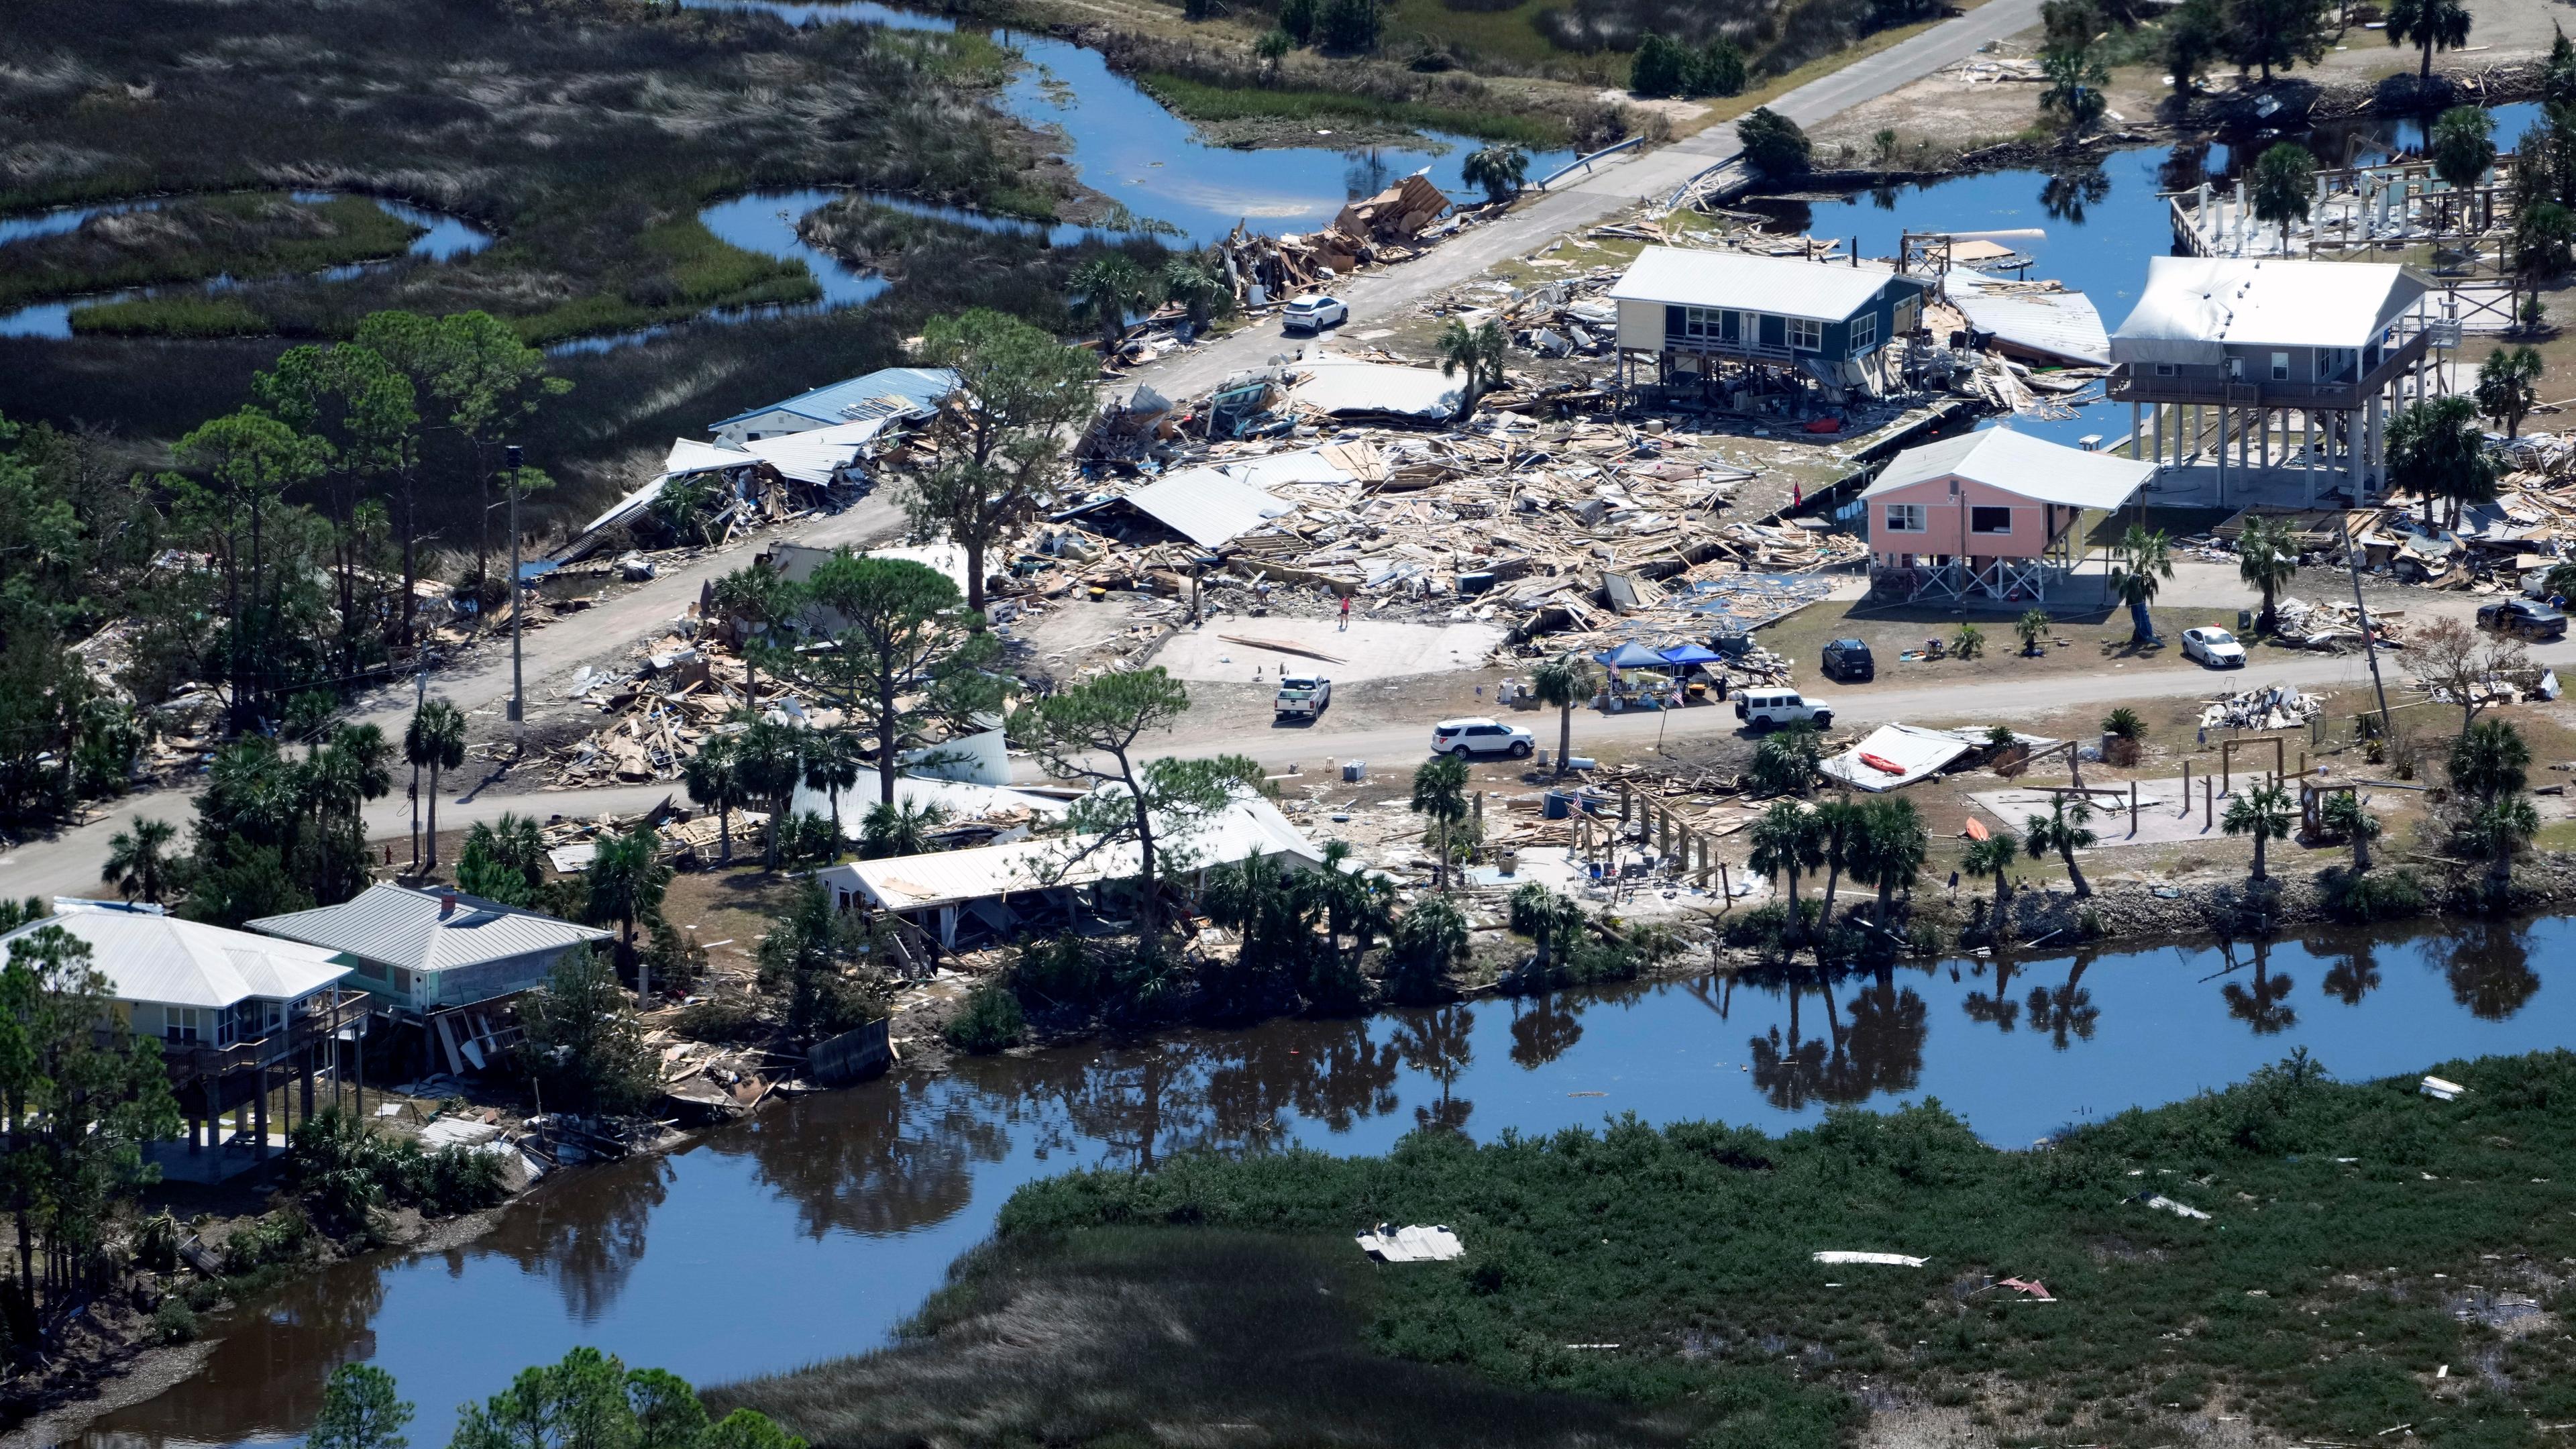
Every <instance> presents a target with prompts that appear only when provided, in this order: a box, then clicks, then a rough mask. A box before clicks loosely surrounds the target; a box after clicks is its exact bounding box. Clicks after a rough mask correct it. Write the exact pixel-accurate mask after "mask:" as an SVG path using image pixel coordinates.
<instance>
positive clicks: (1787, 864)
mask: <svg viewBox="0 0 2576 1449" xmlns="http://www.w3.org/2000/svg"><path fill="white" fill-rule="evenodd" d="M1747 838H1749V839H1750V840H1751V841H1752V842H1753V856H1752V859H1751V861H1750V862H1748V863H1749V864H1750V865H1751V866H1752V867H1753V869H1754V871H1755V872H1756V873H1757V874H1760V875H1764V876H1777V877H1781V878H1784V879H1785V880H1786V881H1787V889H1786V891H1785V893H1784V894H1783V896H1782V900H1783V901H1784V902H1786V904H1787V906H1788V915H1787V917H1786V919H1784V920H1783V921H1782V922H1781V925H1780V939H1781V943H1782V944H1784V945H1789V944H1794V943H1796V942H1797V940H1798V939H1799V937H1800V936H1802V935H1803V934H1805V930H1806V923H1805V921H1804V919H1803V918H1802V917H1800V915H1799V914H1798V875H1799V873H1800V872H1802V871H1809V870H1814V869H1815V868H1816V867H1817V866H1820V865H1822V864H1824V863H1825V829H1824V822H1823V821H1821V820H1819V819H1817V818H1816V815H1815V813H1814V812H1812V811H1810V810H1808V809H1806V808H1805V807H1804V806H1801V805H1800V804H1799V803H1798V802H1797V801H1795V800H1783V801H1781V802H1779V803H1778V804H1776V805H1773V806H1772V807H1771V808H1770V809H1768V810H1765V811H1763V812H1762V813H1761V814H1760V815H1757V816H1755V817H1754V818H1753V828H1752V830H1751V831H1749V832H1747Z"/></svg>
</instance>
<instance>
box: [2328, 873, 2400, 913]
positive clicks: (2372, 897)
mask: <svg viewBox="0 0 2576 1449" xmlns="http://www.w3.org/2000/svg"><path fill="white" fill-rule="evenodd" d="M2326 905H2327V908H2328V909H2330V910H2332V911H2333V912H2334V913H2335V914H2336V915H2338V916H2341V917H2342V918H2344V919H2345V920H2347V921H2385V920H2391V919H2394V918H2395V917H2398V916H2412V915H2416V914H2419V913H2421V912H2422V911H2423V909H2424V886H2423V883H2422V882H2420V881H2418V880H2417V879H2415V873H2414V872H2413V871H2410V870H2374V871H2367V872H2364V873H2363V874H2360V875H2354V874H2351V873H2350V872H2348V871H2336V872H2333V873H2332V874H2331V875H2329V876H2328V878H2327V882H2326Z"/></svg>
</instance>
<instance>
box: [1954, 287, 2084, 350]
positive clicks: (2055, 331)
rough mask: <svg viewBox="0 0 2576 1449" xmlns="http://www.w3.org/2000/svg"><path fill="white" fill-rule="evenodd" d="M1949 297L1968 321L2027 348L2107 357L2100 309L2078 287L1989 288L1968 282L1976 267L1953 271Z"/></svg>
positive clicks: (2009, 342) (2011, 342)
mask: <svg viewBox="0 0 2576 1449" xmlns="http://www.w3.org/2000/svg"><path fill="white" fill-rule="evenodd" d="M1953 275H1954V280H1953V281H1952V282H1951V284H1950V302H1951V305H1953V306H1955V307H1957V308H1958V309H1959V312H1960V314H1961V315H1962V316H1964V317H1966V318H1967V319H1968V325H1969V326H1971V327H1974V328H1976V329H1977V330H1978V331H1980V332H1989V333H1992V334H1994V335H1995V336H1996V337H1997V338H2000V339H2001V340H2003V341H2004V342H2006V343H2008V344H2010V345H2012V346H2015V347H2018V348H2021V349H2022V350H2024V351H2027V352H2039V353H2045V354H2047V355H2048V356H2050V357H2059V358H2064V359H2065V360H2066V361H2068V362H2083V363H2091V364H2093V365H2095V366H2101V365H2103V364H2106V363H2108V362H2109V361H2110V360H2111V338H2110V334H2108V333H2106V332H2104V331H2103V330H2102V314H2101V313H2100V312H2099V311H2097V310H2095V308H2094V306H2093V299H2092V298H2090V297H2087V296H2085V295H2084V294H2083V293H2081V292H2039V293H2033V294H2026V295H2020V296H2015V295H2009V294H2005V293H2001V292H1996V293H1991V294H1990V293H1988V292H1986V291H1984V290H1982V289H1980V288H1977V287H1974V286H1972V285H1969V284H1967V283H1966V278H1967V277H1969V276H1974V275H1975V274H1974V273H1966V274H1953Z"/></svg>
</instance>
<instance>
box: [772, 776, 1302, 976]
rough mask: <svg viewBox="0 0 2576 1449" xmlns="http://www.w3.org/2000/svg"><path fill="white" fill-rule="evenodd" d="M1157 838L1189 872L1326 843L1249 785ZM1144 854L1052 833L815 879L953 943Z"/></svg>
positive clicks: (1029, 913) (1026, 915) (1047, 910)
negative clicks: (1211, 810) (1212, 809)
mask: <svg viewBox="0 0 2576 1449" xmlns="http://www.w3.org/2000/svg"><path fill="white" fill-rule="evenodd" d="M1121 798H1124V797H1123V796H1122V797H1121ZM1155 847H1156V851H1157V853H1158V855H1159V856H1160V857H1161V863H1162V864H1163V865H1164V866H1165V868H1166V869H1169V868H1173V867H1175V866H1177V867H1178V868H1179V869H1182V870H1187V871H1204V870H1205V869H1206V868H1207V867H1209V866H1212V865H1230V864H1232V863H1234V862H1236V861H1240V860H1247V859H1252V858H1256V857H1257V858H1260V859H1263V860H1272V861H1277V862H1279V863H1281V864H1282V865H1285V866H1287V867H1289V868H1291V869H1296V870H1313V869H1316V868H1319V867H1320V866H1322V864H1323V861H1324V852H1323V851H1322V850H1321V849H1319V848H1318V847H1317V846H1316V845H1315V843H1314V842H1313V841H1310V840H1308V839H1307V838H1306V835H1305V833H1304V832H1303V831H1301V830H1299V829H1298V828H1297V827H1296V826H1294V825H1292V824H1290V823H1289V821H1288V817H1287V816H1285V815H1282V814H1280V813H1279V808H1278V807H1277V806H1275V805H1273V804H1271V803H1270V802H1269V801H1268V800H1265V799H1262V798H1260V797H1258V796H1255V795H1250V794H1243V795H1239V796H1237V797H1236V799H1235V800H1234V801H1233V803H1231V804H1230V805H1228V806H1227V807H1226V808H1225V809H1223V810H1220V811H1218V812H1216V813H1215V814H1214V815H1212V816H1209V817H1207V818H1206V819H1204V820H1199V821H1193V822H1188V823H1187V824H1184V823H1183V822H1181V821H1178V820H1161V821H1158V822H1157V823H1156V836H1155ZM1143 861H1144V851H1143V850H1142V849H1141V848H1140V847H1139V846H1138V845H1137V844H1136V842H1135V841H1133V840H1121V841H1116V842H1114V843H1110V844H1103V843H1102V842H1101V839H1100V838H1099V837H1096V836H1084V835H1059V836H1054V837H1051V838H1039V839H1033V840H1015V841H1011V842H1009V843H1007V844H1001V845H986V846H979V847H975V848H973V849H969V850H941V851H932V852H930V853H928V854H925V855H903V856H894V857H890V858H887V859H882V860H860V861H852V862H849V863H847V864H843V865H833V866H826V867H824V868H823V869H821V870H819V871H816V872H815V879H817V880H819V881H821V882H822V883H823V888H824V889H825V890H827V891H829V892H831V893H832V899H833V902H834V904H836V905H837V906H838V907H839V908H840V909H842V910H844V911H849V910H857V909H860V908H862V907H864V908H867V909H871V910H880V911H887V912H891V913H892V914H895V915H898V916H901V917H903V918H904V919H906V920H908V921H910V922H912V923H913V924H914V925H916V926H919V927H920V928H921V929H922V930H923V931H925V932H927V933H929V934H930V935H932V936H935V937H936V938H937V939H938V941H939V944H940V945H941V946H943V947H946V948H948V949H952V950H953V949H955V948H956V945H957V941H958V936H959V933H960V931H961V930H963V931H965V932H966V933H968V934H969V935H972V936H984V935H995V936H1002V935H1009V934H1011V933H1012V932H1013V931H1015V930H1017V929H1020V928H1021V927H1022V926H1023V925H1024V923H1026V922H1028V921H1030V920H1033V919H1035V920H1043V919H1049V918H1057V919H1061V918H1065V917H1069V916H1070V915H1071V913H1072V912H1073V911H1074V910H1075V909H1076V908H1077V906H1078V905H1079V904H1080V898H1081V897H1083V896H1086V895H1090V894H1091V893H1093V892H1096V890H1097V889H1098V888H1099V887H1101V886H1104V885H1108V884H1111V883H1114V882H1118V881H1128V880H1134V879H1135V878H1136V877H1137V876H1138V875H1139V874H1141V873H1142V871H1143Z"/></svg>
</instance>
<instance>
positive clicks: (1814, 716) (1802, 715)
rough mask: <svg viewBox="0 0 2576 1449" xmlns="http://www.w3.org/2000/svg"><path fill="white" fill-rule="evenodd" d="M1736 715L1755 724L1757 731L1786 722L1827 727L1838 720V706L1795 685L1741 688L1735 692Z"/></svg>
mask: <svg viewBox="0 0 2576 1449" xmlns="http://www.w3.org/2000/svg"><path fill="white" fill-rule="evenodd" d="M1735 717H1736V718H1737V719H1740V720H1742V721H1744V722H1745V723H1746V724H1749V725H1751V726H1752V727H1753V732H1754V733H1756V734H1760V733H1762V732H1763V731H1765V730H1770V729H1776V728H1778V727H1779V726H1781V725H1785V724H1811V725H1814V726H1815V727H1816V728H1818V729H1823V728H1825V727H1826V726H1828V725H1830V724H1832V723H1833V722H1834V707H1833V706H1832V705H1830V704H1827V703H1825V702H1824V701H1823V700H1821V699H1808V698H1806V697H1805V696H1804V695H1801V694H1799V693H1798V691H1796V690H1794V689H1740V690H1737V691H1736V693H1735Z"/></svg>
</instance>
